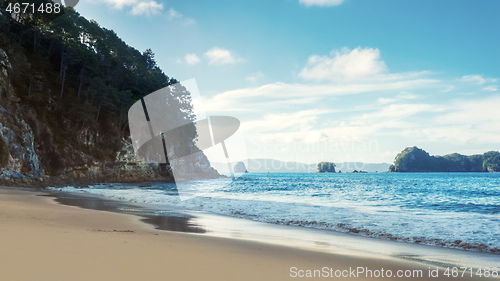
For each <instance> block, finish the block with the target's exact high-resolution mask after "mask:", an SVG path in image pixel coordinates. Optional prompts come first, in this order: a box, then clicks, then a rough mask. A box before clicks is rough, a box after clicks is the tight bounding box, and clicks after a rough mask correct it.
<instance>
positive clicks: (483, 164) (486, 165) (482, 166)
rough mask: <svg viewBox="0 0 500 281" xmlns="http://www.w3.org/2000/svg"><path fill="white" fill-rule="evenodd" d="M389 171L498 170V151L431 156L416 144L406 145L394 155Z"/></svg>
mask: <svg viewBox="0 0 500 281" xmlns="http://www.w3.org/2000/svg"><path fill="white" fill-rule="evenodd" d="M389 172H500V153H499V152H497V151H490V152H486V153H484V154H482V155H471V156H466V155H461V154H458V153H453V154H448V155H444V156H431V155H429V153H427V152H426V151H425V150H423V149H420V148H418V147H416V146H414V147H407V148H405V149H404V150H403V151H402V152H401V153H399V154H398V155H397V156H396V159H395V161H394V165H391V166H390V167H389Z"/></svg>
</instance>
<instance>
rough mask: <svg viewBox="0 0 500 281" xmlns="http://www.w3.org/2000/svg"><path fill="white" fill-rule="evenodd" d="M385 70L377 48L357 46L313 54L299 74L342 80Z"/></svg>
mask: <svg viewBox="0 0 500 281" xmlns="http://www.w3.org/2000/svg"><path fill="white" fill-rule="evenodd" d="M386 71H387V67H386V65H385V63H384V62H383V61H382V60H381V59H380V51H379V50H378V49H372V48H365V49H363V48H361V47H358V48H356V49H354V50H349V49H347V48H344V49H342V50H340V51H332V52H331V54H330V56H318V55H313V56H311V57H309V59H308V61H307V66H306V67H305V68H304V69H302V71H301V72H300V73H299V76H300V77H301V78H303V79H306V80H313V81H328V80H330V81H342V80H355V79H367V78H373V77H374V76H376V75H380V74H383V73H385V72H386Z"/></svg>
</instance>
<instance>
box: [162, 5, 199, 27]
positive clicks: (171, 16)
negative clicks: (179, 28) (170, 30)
mask: <svg viewBox="0 0 500 281" xmlns="http://www.w3.org/2000/svg"><path fill="white" fill-rule="evenodd" d="M167 19H168V20H171V21H177V22H179V23H180V24H181V25H184V26H189V25H194V24H196V21H195V20H194V19H192V18H186V17H185V16H184V15H183V14H181V13H179V12H178V11H176V10H174V8H170V10H168V12H167Z"/></svg>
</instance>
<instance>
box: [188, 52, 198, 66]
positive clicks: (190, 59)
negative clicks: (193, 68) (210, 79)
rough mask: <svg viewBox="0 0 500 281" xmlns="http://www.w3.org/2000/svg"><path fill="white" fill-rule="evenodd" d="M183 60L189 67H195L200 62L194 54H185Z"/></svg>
mask: <svg viewBox="0 0 500 281" xmlns="http://www.w3.org/2000/svg"><path fill="white" fill-rule="evenodd" d="M184 59H185V60H186V63H187V64H189V65H195V64H198V63H200V61H201V59H200V58H199V57H198V56H197V55H196V54H194V53H192V54H186V56H184Z"/></svg>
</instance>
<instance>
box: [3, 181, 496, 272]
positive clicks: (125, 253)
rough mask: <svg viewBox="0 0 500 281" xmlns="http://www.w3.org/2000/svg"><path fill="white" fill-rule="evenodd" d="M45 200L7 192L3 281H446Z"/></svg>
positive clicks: (379, 261)
mask: <svg viewBox="0 0 500 281" xmlns="http://www.w3.org/2000/svg"><path fill="white" fill-rule="evenodd" d="M41 194H43V193H42V192H34V191H28V190H21V189H18V188H10V187H2V188H0V238H1V239H0V249H1V251H0V280H9V281H11V280H12V281H13V280H37V281H38V280H50V281H55V280H296V279H308V280H309V279H314V278H306V277H304V278H301V277H300V276H301V275H302V274H303V275H304V276H307V274H308V272H309V273H311V274H314V271H308V270H317V271H316V272H315V273H316V277H317V278H318V279H325V278H326V279H333V278H336V277H335V272H336V270H340V271H338V273H342V272H344V273H347V272H348V271H349V270H350V269H351V270H352V269H353V268H354V269H356V268H357V267H363V268H366V269H371V270H374V271H376V270H381V269H384V271H385V272H387V270H391V272H392V274H393V275H396V274H397V272H398V270H403V271H402V272H403V274H404V272H406V271H407V270H411V271H414V270H416V271H418V270H421V272H422V273H423V276H422V277H397V276H392V278H383V279H384V280H393V279H400V280H401V279H403V280H428V279H434V280H441V279H447V278H446V277H445V276H443V275H442V273H443V271H442V269H440V271H439V274H440V276H439V277H438V278H430V277H429V276H428V271H429V267H430V266H429V265H427V264H423V263H419V262H415V261H408V260H403V259H397V258H390V257H385V256H380V257H373V256H368V255H359V254H356V255H353V253H348V252H339V253H333V254H332V253H322V252H317V251H308V250H303V249H297V248H293V247H292V246H293V245H290V247H285V246H278V245H270V244H266V243H258V242H254V241H244V240H235V239H225V238H217V237H210V236H204V235H200V234H190V233H178V232H169V231H162V230H156V229H154V227H153V226H152V225H149V224H146V223H144V222H142V221H141V220H140V218H139V217H137V216H133V215H127V214H118V213H111V212H105V211H97V210H89V209H82V208H79V207H72V206H65V205H60V204H57V203H56V202H55V201H54V199H53V198H51V197H45V196H39V195H41ZM325 268H327V269H332V270H331V271H329V272H330V273H329V274H330V275H328V274H327V273H326V271H327V269H325ZM435 268H436V267H431V269H435ZM301 270H303V271H301ZM320 271H321V275H322V277H320V276H318V274H319V272H320ZM379 273H380V271H379ZM374 274H377V273H376V272H375V273H374ZM327 275H328V276H327ZM294 276H295V277H294ZM339 278H342V279H362V280H371V279H373V280H374V279H380V278H375V277H373V276H372V278H369V277H367V276H366V275H364V274H360V275H358V276H357V277H353V276H352V273H349V274H348V276H347V277H346V276H344V277H339ZM453 279H460V280H488V279H490V280H491V279H492V278H479V277H474V278H465V277H463V278H453Z"/></svg>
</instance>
